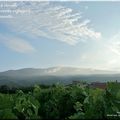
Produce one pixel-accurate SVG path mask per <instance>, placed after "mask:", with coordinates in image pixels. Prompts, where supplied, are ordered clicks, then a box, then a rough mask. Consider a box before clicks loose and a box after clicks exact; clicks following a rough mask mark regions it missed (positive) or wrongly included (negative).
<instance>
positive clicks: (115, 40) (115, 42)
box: [108, 32, 120, 55]
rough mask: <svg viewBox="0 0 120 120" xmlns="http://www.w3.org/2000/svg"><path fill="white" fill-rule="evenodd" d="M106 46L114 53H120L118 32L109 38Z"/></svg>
mask: <svg viewBox="0 0 120 120" xmlns="http://www.w3.org/2000/svg"><path fill="white" fill-rule="evenodd" d="M108 48H109V49H110V50H111V51H112V52H113V53H115V54H116V55H120V32H119V33H117V34H116V35H114V36H113V37H112V38H111V40H110V43H109V44H108Z"/></svg>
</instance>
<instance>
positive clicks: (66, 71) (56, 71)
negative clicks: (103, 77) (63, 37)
mask: <svg viewBox="0 0 120 120" xmlns="http://www.w3.org/2000/svg"><path fill="white" fill-rule="evenodd" d="M113 73H117V72H116V71H110V70H98V69H91V68H75V67H52V68H46V69H45V68H44V69H37V68H36V69H35V68H24V69H19V70H8V71H5V72H0V76H10V77H12V76H18V77H24V76H44V75H54V76H66V75H90V74H113Z"/></svg>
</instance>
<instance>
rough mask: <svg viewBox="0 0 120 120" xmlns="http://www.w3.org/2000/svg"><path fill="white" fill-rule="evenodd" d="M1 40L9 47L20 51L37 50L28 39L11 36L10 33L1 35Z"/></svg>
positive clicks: (29, 51)
mask: <svg viewBox="0 0 120 120" xmlns="http://www.w3.org/2000/svg"><path fill="white" fill-rule="evenodd" d="M0 39H1V40H0V42H1V43H3V44H4V45H5V46H6V47H8V48H9V49H11V50H13V51H16V52H19V53H31V52H34V51H35V48H33V46H32V45H30V44H29V43H28V42H27V41H25V40H23V39H21V38H17V37H13V36H9V35H4V36H3V35H0Z"/></svg>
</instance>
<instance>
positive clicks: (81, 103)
mask: <svg viewBox="0 0 120 120" xmlns="http://www.w3.org/2000/svg"><path fill="white" fill-rule="evenodd" d="M110 118H112V119H117V118H120V84H119V83H116V82H108V83H107V88H106V89H99V88H91V87H89V86H85V85H80V84H77V85H71V86H68V85H67V86H63V85H59V84H58V85H53V86H51V87H46V88H41V87H40V86H38V85H36V86H35V87H34V88H33V89H32V90H31V91H28V92H23V91H22V90H17V91H16V92H15V93H0V119H110Z"/></svg>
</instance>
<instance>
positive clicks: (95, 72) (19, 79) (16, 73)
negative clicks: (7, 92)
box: [0, 66, 120, 86]
mask: <svg viewBox="0 0 120 120" xmlns="http://www.w3.org/2000/svg"><path fill="white" fill-rule="evenodd" d="M116 79H117V80H118V81H120V75H119V72H117V71H111V70H99V69H91V68H75V67H59V66H58V67H52V68H44V69H38V68H37V69H35V68H24V69H18V70H8V71H5V72H0V85H13V84H14V86H15V85H18V86H30V85H33V84H53V83H57V82H59V83H63V84H70V83H72V81H73V80H82V81H89V82H90V81H108V80H116Z"/></svg>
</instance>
